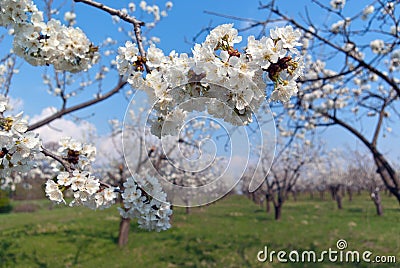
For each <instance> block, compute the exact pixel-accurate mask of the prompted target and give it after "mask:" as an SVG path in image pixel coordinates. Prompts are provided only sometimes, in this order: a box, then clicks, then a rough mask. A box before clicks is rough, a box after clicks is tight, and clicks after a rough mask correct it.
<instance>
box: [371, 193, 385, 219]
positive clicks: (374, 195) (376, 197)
mask: <svg viewBox="0 0 400 268" xmlns="http://www.w3.org/2000/svg"><path fill="white" fill-rule="evenodd" d="M371 198H372V201H374V204H375V207H376V214H378V216H382V215H383V207H382V202H381V195H380V193H379V190H375V191H373V192H372V194H371Z"/></svg>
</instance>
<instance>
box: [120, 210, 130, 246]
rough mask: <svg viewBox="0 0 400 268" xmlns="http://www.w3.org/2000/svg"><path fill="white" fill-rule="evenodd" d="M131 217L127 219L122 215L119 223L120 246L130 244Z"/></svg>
mask: <svg viewBox="0 0 400 268" xmlns="http://www.w3.org/2000/svg"><path fill="white" fill-rule="evenodd" d="M130 223H131V219H129V218H128V219H125V218H122V217H121V221H120V223H119V234H118V246H119V247H124V246H125V245H126V244H128V237H129V229H130Z"/></svg>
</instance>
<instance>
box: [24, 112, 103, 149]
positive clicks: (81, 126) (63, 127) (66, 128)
mask: <svg viewBox="0 0 400 268" xmlns="http://www.w3.org/2000/svg"><path fill="white" fill-rule="evenodd" d="M56 111H57V110H56V108H54V107H47V108H45V109H43V110H42V112H41V113H40V114H39V115H35V116H33V117H32V118H31V120H30V124H32V123H35V122H38V121H40V120H42V119H44V118H46V117H48V116H50V115H52V114H54V113H55V112H56ZM35 132H36V133H39V135H40V137H41V138H42V140H43V143H44V144H46V143H47V142H58V141H59V140H60V138H62V137H66V136H68V137H72V138H74V139H77V140H80V141H82V142H88V141H90V140H91V139H92V138H93V137H94V136H95V135H96V132H97V131H96V126H95V125H93V124H92V123H89V122H88V121H85V120H80V121H77V122H74V121H72V120H68V119H65V118H60V119H56V120H54V121H53V122H51V123H50V124H48V125H45V126H43V127H40V128H38V129H35Z"/></svg>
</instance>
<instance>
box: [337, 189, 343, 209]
mask: <svg viewBox="0 0 400 268" xmlns="http://www.w3.org/2000/svg"><path fill="white" fill-rule="evenodd" d="M336 203H337V207H338V209H342V208H343V205H342V196H341V195H340V194H339V193H336Z"/></svg>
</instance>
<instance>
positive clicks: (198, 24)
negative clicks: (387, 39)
mask: <svg viewBox="0 0 400 268" xmlns="http://www.w3.org/2000/svg"><path fill="white" fill-rule="evenodd" d="M34 2H35V3H36V4H37V5H38V6H39V7H40V5H41V1H39V0H34ZM54 2H55V3H56V6H57V5H58V4H59V3H62V2H63V1H57V0H56V1H54ZM101 2H103V3H104V4H106V5H109V6H112V7H114V8H122V7H127V4H128V3H129V1H125V0H117V1H116V0H101ZM165 2H166V1H149V2H148V4H153V3H155V4H158V5H159V6H160V7H163V6H164V4H165ZM70 3H72V1H67V5H66V6H65V7H64V9H63V10H62V11H67V10H69V9H70V7H71V5H70ZM135 3H136V4H137V5H138V4H139V1H135ZM278 3H281V5H280V9H281V10H282V11H284V12H287V13H288V14H290V15H291V16H295V17H297V16H298V14H299V12H300V11H302V10H303V6H302V5H301V4H299V3H301V1H283V0H281V1H278ZM327 3H328V1H327ZM366 3H368V2H367V1H347V5H348V6H347V8H350V10H352V11H353V10H362V9H363V8H364V7H365V5H366ZM173 4H174V6H173V8H172V10H171V11H170V12H169V15H168V17H166V18H163V19H162V20H161V22H160V23H159V24H158V25H157V26H156V28H155V29H153V30H151V31H150V32H149V34H150V36H157V37H159V38H160V39H161V43H160V44H158V46H159V47H160V48H162V49H163V50H164V51H165V53H169V51H171V50H176V51H178V52H190V48H191V46H190V45H189V44H187V43H186V42H185V38H186V39H188V40H191V39H192V37H193V36H195V35H196V34H197V33H199V31H200V30H201V29H202V28H204V27H207V26H208V25H212V26H216V25H219V24H221V23H234V24H235V26H237V27H242V26H244V25H246V23H245V22H238V21H234V20H232V19H228V18H221V17H217V16H212V15H209V14H206V13H204V11H206V10H208V11H213V12H217V13H222V14H227V15H233V16H238V17H244V18H253V19H263V18H264V17H265V16H266V12H265V11H264V10H258V5H259V4H258V1H239V0H231V1H226V0H221V1H215V0H203V1H187V0H177V1H173ZM72 6H74V9H75V11H76V13H77V26H79V27H80V28H82V29H83V30H84V31H85V32H86V34H87V35H88V37H89V39H91V40H92V41H93V43H95V44H99V43H100V42H101V41H102V40H104V39H105V38H107V37H109V36H111V37H113V38H114V39H117V40H118V41H119V45H123V43H124V42H125V41H126V40H127V38H126V37H125V36H124V35H122V34H120V33H118V32H117V27H118V25H115V24H113V23H112V20H111V17H110V16H109V15H108V14H105V13H104V12H103V11H100V10H97V9H94V8H91V7H87V6H85V5H84V4H81V3H77V4H73V5H72ZM137 9H139V8H138V7H137ZM316 10H317V9H315V8H313V7H309V11H310V13H311V14H313V16H315V17H316V18H319V17H320V19H321V20H325V21H329V20H330V18H326V17H322V15H320V14H319V13H316V12H315V11H316ZM136 14H137V16H138V18H139V19H142V18H143V19H144V20H145V21H146V20H147V18H148V17H146V16H142V15H143V14H141V13H140V12H138V13H136ZM60 18H62V16H60ZM122 24H124V23H122ZM124 25H125V26H127V25H126V24H124ZM144 31H145V32H146V29H144ZM257 33H258V31H256V30H253V31H252V32H249V33H244V34H243V36H244V37H246V36H247V34H257ZM203 38H204V35H203V36H202V37H200V38H199V40H198V42H201V41H202V40H203ZM244 40H245V38H244ZM10 44H11V42H10V40H8V39H6V40H5V41H3V43H2V44H1V53H4V51H5V50H6V49H8V48H9V47H10ZM19 63H20V64H22V65H21V68H20V73H19V74H18V75H16V76H15V78H14V81H13V85H12V88H11V93H10V94H11V96H12V97H14V98H22V99H23V100H24V105H23V109H24V110H25V113H26V114H28V115H30V116H31V117H32V116H34V115H38V114H40V113H41V112H42V110H43V109H44V108H46V107H48V106H55V107H59V105H60V100H58V99H56V98H55V97H52V96H50V95H49V94H48V93H47V92H46V91H47V88H46V86H45V85H44V84H43V83H42V77H41V73H42V72H43V71H44V70H45V68H37V67H32V66H29V65H28V64H27V63H22V61H21V60H20V61H19ZM96 68H97V67H96ZM48 71H49V72H50V71H51V70H50V69H48ZM116 77H117V76H116V74H115V73H113V74H110V75H109V77H108V78H107V79H106V80H105V81H104V91H107V90H108V89H110V88H111V87H112V86H113V85H114V84H115V83H116V82H115V81H116V80H115V78H116ZM96 90H97V88H96V87H92V88H89V89H88V90H87V91H86V92H83V93H82V94H81V95H80V96H79V98H78V99H77V102H78V101H79V100H80V101H82V100H87V99H88V98H91V96H92V95H93V94H94V93H96ZM72 103H73V102H72ZM127 105H128V103H127V102H126V100H125V98H124V97H123V95H122V94H118V95H117V96H114V97H113V98H112V99H110V100H106V101H105V102H103V103H100V104H97V105H96V106H93V107H91V108H88V109H84V110H82V111H80V112H77V113H75V114H74V115H75V116H78V117H82V118H86V119H87V120H88V121H90V122H91V123H93V124H94V125H95V126H96V127H97V131H98V133H99V134H105V133H107V132H108V131H109V126H108V123H107V121H108V120H109V119H114V118H117V119H120V120H122V119H123V116H124V113H125V109H126V107H127ZM66 119H69V120H72V119H73V118H72V117H70V116H68V117H66ZM396 130H397V131H396ZM399 131H400V129H398V127H393V132H394V133H396V132H397V133H399ZM324 139H326V140H327V141H328V142H329V144H330V146H331V147H338V146H342V145H344V144H347V145H348V146H349V147H350V148H356V147H358V148H362V146H360V145H359V143H358V142H357V141H356V139H355V138H353V137H352V136H350V135H348V134H347V133H346V131H345V130H342V129H340V128H333V129H331V130H328V131H326V132H325V133H324ZM398 139H399V137H398V135H396V134H391V135H390V136H389V137H387V138H385V139H381V142H382V146H383V147H382V148H383V149H384V150H383V151H384V152H388V153H389V154H390V156H391V158H392V159H397V160H399V153H398V151H397V150H396V148H393V146H392V145H393V142H398Z"/></svg>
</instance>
